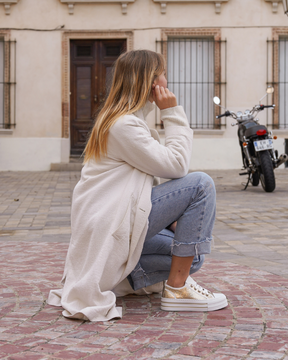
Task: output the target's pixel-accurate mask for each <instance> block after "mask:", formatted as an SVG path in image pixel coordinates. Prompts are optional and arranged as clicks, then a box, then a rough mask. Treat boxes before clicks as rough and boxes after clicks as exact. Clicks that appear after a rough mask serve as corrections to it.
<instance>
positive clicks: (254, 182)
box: [251, 171, 260, 186]
mask: <svg viewBox="0 0 288 360" xmlns="http://www.w3.org/2000/svg"><path fill="white" fill-rule="evenodd" d="M259 181H260V176H259V173H258V171H257V172H255V173H254V174H252V181H251V182H252V185H253V186H258V185H259Z"/></svg>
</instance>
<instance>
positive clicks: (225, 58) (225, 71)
mask: <svg viewBox="0 0 288 360" xmlns="http://www.w3.org/2000/svg"><path fill="white" fill-rule="evenodd" d="M219 46H220V47H221V44H219ZM220 60H221V59H220ZM220 80H221V79H220ZM226 82H227V39H225V108H226V105H227V88H226ZM226 126H227V118H226V117H225V127H226Z"/></svg>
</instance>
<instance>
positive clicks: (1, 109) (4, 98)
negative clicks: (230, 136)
mask: <svg viewBox="0 0 288 360" xmlns="http://www.w3.org/2000/svg"><path fill="white" fill-rule="evenodd" d="M15 61H16V42H15V41H5V40H4V38H0V129H11V128H13V127H15V97H16V91H15V85H16V77H15V74H16V66H15Z"/></svg>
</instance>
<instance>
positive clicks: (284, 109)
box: [278, 38, 288, 129]
mask: <svg viewBox="0 0 288 360" xmlns="http://www.w3.org/2000/svg"><path fill="white" fill-rule="evenodd" d="M278 81H279V129H285V128H288V118H287V117H288V104H287V97H288V38H286V39H285V38H280V40H279V78H278Z"/></svg>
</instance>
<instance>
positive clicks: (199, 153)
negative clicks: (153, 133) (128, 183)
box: [0, 0, 288, 170]
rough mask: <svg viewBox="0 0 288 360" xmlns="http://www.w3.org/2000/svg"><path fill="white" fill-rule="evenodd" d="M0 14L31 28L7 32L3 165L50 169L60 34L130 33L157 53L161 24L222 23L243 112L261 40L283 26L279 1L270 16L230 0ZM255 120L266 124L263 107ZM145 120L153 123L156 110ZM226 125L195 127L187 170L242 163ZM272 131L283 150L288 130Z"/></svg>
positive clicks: (58, 155) (140, 0) (56, 157)
mask: <svg viewBox="0 0 288 360" xmlns="http://www.w3.org/2000/svg"><path fill="white" fill-rule="evenodd" d="M0 19H1V27H3V28H18V29H20V28H21V29H23V28H30V29H34V30H11V39H16V41H17V85H16V90H17V96H16V116H17V117H16V123H17V126H16V128H15V129H14V130H13V133H12V134H9V135H8V134H3V132H2V133H1V132H0V144H1V154H5V156H1V157H0V169H2V170H9V169H10V170H48V169H49V168H50V164H51V163H53V162H60V161H69V138H67V139H62V138H61V136H62V131H61V129H62V109H61V99H62V98H61V96H62V95H61V94H62V93H61V92H62V70H61V69H62V67H61V61H62V48H61V46H62V35H63V31H69V30H73V31H77V30H79V31H81V30H95V31H96V30H105V31H108V30H131V31H133V34H134V48H135V49H139V48H142V49H144V48H146V49H151V50H155V40H156V39H158V40H160V39H161V30H162V29H165V28H211V27H214V28H221V38H222V39H227V107H228V108H229V109H230V110H234V111H238V110H241V111H243V110H245V109H247V108H251V107H252V106H253V105H255V104H256V103H257V102H258V100H259V98H260V97H262V95H263V94H264V93H265V89H266V80H267V79H266V66H267V65H266V62H267V47H266V46H267V44H266V40H267V39H271V37H272V28H273V27H287V26H288V18H287V16H285V15H284V13H283V7H282V4H281V3H279V10H278V13H273V12H272V5H271V3H267V2H265V1H264V0H253V1H251V0H229V2H228V3H223V4H222V10H221V13H220V14H216V13H215V6H214V3H200V2H199V3H183V2H182V3H181V2H180V3H178V4H177V3H168V4H167V12H166V14H161V12H160V5H159V3H154V2H153V1H152V0H136V1H135V2H134V3H133V4H129V5H128V12H127V15H122V13H121V6H120V4H119V3H115V4H114V3H113V4H102V3H100V4H76V5H75V9H74V14H73V15H69V13H68V7H67V5H66V4H61V3H60V1H59V0H41V1H39V0H20V1H19V3H18V4H17V5H12V6H11V14H10V15H8V16H7V15H5V12H4V7H3V6H2V5H0ZM60 25H65V27H64V29H63V30H55V31H36V30H41V29H42V30H44V29H46V30H47V29H54V28H56V27H58V26H60ZM222 55H223V54H222ZM267 111H271V110H267ZM259 117H260V122H261V123H263V124H265V122H266V114H265V112H263V113H262V114H261V115H260V116H259ZM148 122H149V125H150V126H151V127H154V124H155V118H154V114H152V115H150V116H149V118H148ZM231 122H233V121H232V120H231V119H227V127H226V129H224V130H225V131H224V133H223V134H222V135H220V136H219V135H209V136H203V135H198V134H197V132H196V134H195V140H194V148H193V159H192V162H191V168H193V169H195V168H196V169H215V168H222V169H229V168H230V169H231V168H239V167H241V157H240V150H239V146H238V141H237V136H236V133H237V129H236V127H231V126H230V123H231ZM278 136H279V140H277V141H276V142H275V146H276V148H278V150H279V152H283V151H284V146H283V141H284V140H283V139H284V138H285V137H286V138H288V134H287V133H286V134H285V133H279V134H278ZM39 149H41V150H39ZM8 158H9V162H7V159H8ZM40 159H41V161H40Z"/></svg>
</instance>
